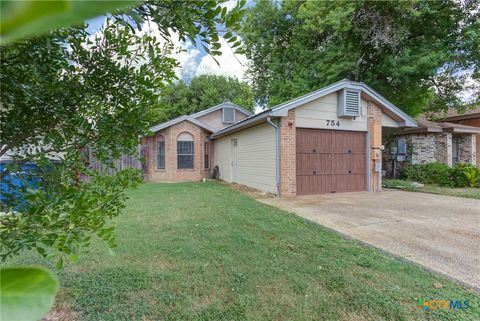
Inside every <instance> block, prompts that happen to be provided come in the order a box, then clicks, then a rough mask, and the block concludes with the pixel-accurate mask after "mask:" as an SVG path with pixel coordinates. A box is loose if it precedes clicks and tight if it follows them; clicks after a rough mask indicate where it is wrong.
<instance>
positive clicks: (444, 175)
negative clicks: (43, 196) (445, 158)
mask: <svg viewBox="0 0 480 321" xmlns="http://www.w3.org/2000/svg"><path fill="white" fill-rule="evenodd" d="M453 175H454V173H453V169H452V168H451V167H449V166H448V165H447V164H443V163H428V164H415V165H410V166H408V167H407V168H405V170H404V171H403V176H404V177H403V178H405V179H407V180H411V181H416V182H419V183H423V184H437V185H440V186H452V187H453V186H456V185H457V182H456V181H455V180H454V179H453Z"/></svg>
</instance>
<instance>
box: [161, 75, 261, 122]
mask: <svg viewBox="0 0 480 321" xmlns="http://www.w3.org/2000/svg"><path fill="white" fill-rule="evenodd" d="M226 101H230V102H232V103H235V104H237V105H239V106H241V107H243V108H245V109H248V110H252V111H253V108H254V101H253V94H252V90H251V88H250V86H249V85H248V84H247V83H245V82H243V81H240V80H238V79H237V78H234V77H226V76H216V75H201V76H198V77H195V78H193V79H192V80H191V81H190V82H188V83H187V82H185V81H183V80H179V81H178V82H175V83H172V84H170V85H168V86H166V87H165V88H163V90H162V93H161V99H160V103H159V104H158V105H157V108H156V110H157V113H158V115H157V117H156V120H157V121H165V120H168V119H172V118H175V117H178V116H180V115H185V114H187V115H188V114H191V113H195V112H197V111H200V110H203V109H206V108H209V107H212V106H215V105H218V104H220V103H223V102H226Z"/></svg>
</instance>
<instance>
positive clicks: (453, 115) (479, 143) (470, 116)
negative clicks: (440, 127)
mask: <svg viewBox="0 0 480 321" xmlns="http://www.w3.org/2000/svg"><path fill="white" fill-rule="evenodd" d="M439 120H440V121H442V122H449V123H454V124H460V125H466V126H472V127H477V128H480V107H477V108H475V109H471V110H468V111H465V112H463V113H461V114H459V113H458V112H457V111H455V110H449V111H448V113H447V115H446V116H445V117H443V116H440V119H439ZM475 139H476V144H475V145H476V165H477V167H480V133H477V135H476V138H475Z"/></svg>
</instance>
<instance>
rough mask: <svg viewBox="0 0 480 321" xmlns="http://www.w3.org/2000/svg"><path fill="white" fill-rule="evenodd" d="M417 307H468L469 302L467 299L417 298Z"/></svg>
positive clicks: (436, 308) (433, 308)
mask: <svg viewBox="0 0 480 321" xmlns="http://www.w3.org/2000/svg"><path fill="white" fill-rule="evenodd" d="M417 308H419V309H422V310H424V311H429V310H438V309H468V308H470V303H469V302H468V300H463V301H462V300H428V301H427V300H424V299H418V301H417Z"/></svg>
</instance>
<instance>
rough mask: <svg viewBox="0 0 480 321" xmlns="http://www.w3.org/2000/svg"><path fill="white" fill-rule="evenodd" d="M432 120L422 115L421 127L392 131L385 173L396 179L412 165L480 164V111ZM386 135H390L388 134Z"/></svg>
mask: <svg viewBox="0 0 480 321" xmlns="http://www.w3.org/2000/svg"><path fill="white" fill-rule="evenodd" d="M433 117H434V118H435V119H436V120H437V121H430V120H427V119H426V118H425V116H421V117H420V119H419V120H418V127H417V128H404V129H397V130H393V131H390V132H389V134H392V135H393V136H394V139H393V140H392V141H391V142H390V144H387V143H386V142H384V143H385V144H386V145H387V146H390V148H387V149H386V150H385V152H384V159H385V162H384V170H385V172H386V175H387V176H390V177H396V176H398V174H400V173H401V171H402V169H403V168H404V167H405V166H407V165H408V164H426V163H433V162H439V163H444V164H447V165H449V166H454V165H455V164H457V163H466V164H472V165H476V166H479V163H480V155H479V153H480V146H479V144H480V138H479V137H480V108H477V109H475V110H472V111H469V112H467V113H465V114H462V115H460V114H457V113H456V112H453V111H450V112H449V113H448V114H447V115H436V116H433ZM385 136H386V135H385Z"/></svg>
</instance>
